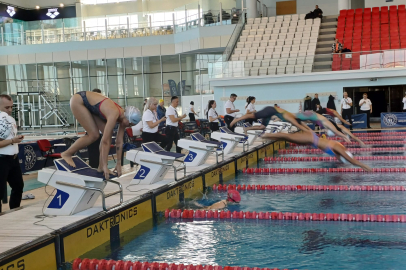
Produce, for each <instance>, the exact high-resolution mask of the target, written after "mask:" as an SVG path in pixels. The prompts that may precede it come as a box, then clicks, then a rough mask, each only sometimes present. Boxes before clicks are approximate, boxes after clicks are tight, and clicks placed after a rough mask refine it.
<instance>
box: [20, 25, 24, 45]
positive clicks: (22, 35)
mask: <svg viewBox="0 0 406 270" xmlns="http://www.w3.org/2000/svg"><path fill="white" fill-rule="evenodd" d="M24 41H25V39H24V26H23V25H21V45H24V44H25V42H24Z"/></svg>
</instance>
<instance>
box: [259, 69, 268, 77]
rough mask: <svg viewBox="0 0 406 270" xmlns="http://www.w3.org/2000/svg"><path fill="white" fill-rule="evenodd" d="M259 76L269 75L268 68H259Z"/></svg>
mask: <svg viewBox="0 0 406 270" xmlns="http://www.w3.org/2000/svg"><path fill="white" fill-rule="evenodd" d="M258 75H259V76H263V75H268V67H261V68H259V72H258Z"/></svg>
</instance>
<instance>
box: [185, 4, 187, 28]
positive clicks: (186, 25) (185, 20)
mask: <svg viewBox="0 0 406 270" xmlns="http://www.w3.org/2000/svg"><path fill="white" fill-rule="evenodd" d="M185 30H187V9H186V7H185Z"/></svg>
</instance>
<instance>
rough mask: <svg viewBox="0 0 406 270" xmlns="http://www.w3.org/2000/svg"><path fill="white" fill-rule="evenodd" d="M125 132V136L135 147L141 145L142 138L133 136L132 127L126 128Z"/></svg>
mask: <svg viewBox="0 0 406 270" xmlns="http://www.w3.org/2000/svg"><path fill="white" fill-rule="evenodd" d="M125 132H126V133H127V137H128V139H129V140H130V142H131V144H133V145H135V146H136V147H141V143H142V138H141V137H137V136H134V133H133V129H132V128H130V127H128V128H126V129H125Z"/></svg>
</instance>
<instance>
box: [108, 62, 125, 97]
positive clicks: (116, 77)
mask: <svg viewBox="0 0 406 270" xmlns="http://www.w3.org/2000/svg"><path fill="white" fill-rule="evenodd" d="M107 80H108V84H109V98H111V99H113V100H114V101H116V102H117V103H118V104H120V105H125V96H124V63H123V59H108V60H107Z"/></svg>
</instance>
